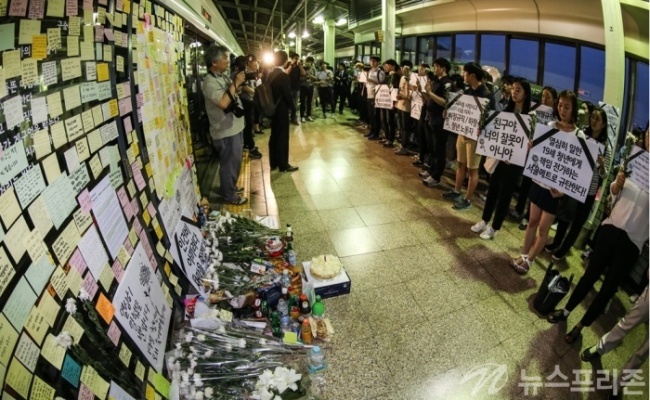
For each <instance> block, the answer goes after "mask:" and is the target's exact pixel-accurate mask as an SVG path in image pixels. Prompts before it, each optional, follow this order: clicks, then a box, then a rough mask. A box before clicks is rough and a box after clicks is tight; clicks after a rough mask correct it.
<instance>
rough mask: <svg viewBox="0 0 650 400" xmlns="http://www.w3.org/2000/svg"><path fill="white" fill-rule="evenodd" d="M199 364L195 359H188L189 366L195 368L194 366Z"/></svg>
mask: <svg viewBox="0 0 650 400" xmlns="http://www.w3.org/2000/svg"><path fill="white" fill-rule="evenodd" d="M197 365H199V364H198V363H197V362H196V360H195V359H191V360H190V368H196V366H197Z"/></svg>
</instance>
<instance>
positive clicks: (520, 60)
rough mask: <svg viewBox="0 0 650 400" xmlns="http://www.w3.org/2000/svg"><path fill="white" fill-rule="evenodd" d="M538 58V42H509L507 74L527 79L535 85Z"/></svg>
mask: <svg viewBox="0 0 650 400" xmlns="http://www.w3.org/2000/svg"><path fill="white" fill-rule="evenodd" d="M538 58H539V42H538V41H536V40H525V39H512V40H510V60H509V62H508V64H509V65H510V71H508V74H510V75H512V76H519V77H522V78H526V79H528V80H529V81H530V82H531V83H537V67H538V65H537V63H538Z"/></svg>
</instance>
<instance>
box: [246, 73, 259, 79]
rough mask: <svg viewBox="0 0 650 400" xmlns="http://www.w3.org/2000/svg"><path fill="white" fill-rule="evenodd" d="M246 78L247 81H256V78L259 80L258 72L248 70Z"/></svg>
mask: <svg viewBox="0 0 650 400" xmlns="http://www.w3.org/2000/svg"><path fill="white" fill-rule="evenodd" d="M246 80H247V81H255V80H257V73H256V72H246Z"/></svg>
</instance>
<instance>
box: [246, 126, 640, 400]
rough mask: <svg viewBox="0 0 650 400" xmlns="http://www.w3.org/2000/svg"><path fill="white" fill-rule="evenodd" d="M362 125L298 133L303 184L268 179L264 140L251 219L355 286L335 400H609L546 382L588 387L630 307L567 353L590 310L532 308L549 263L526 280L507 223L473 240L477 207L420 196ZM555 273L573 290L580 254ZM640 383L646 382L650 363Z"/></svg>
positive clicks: (331, 379)
mask: <svg viewBox="0 0 650 400" xmlns="http://www.w3.org/2000/svg"><path fill="white" fill-rule="evenodd" d="M352 117H353V116H352V115H350V114H345V115H343V116H339V115H337V116H336V119H332V118H328V119H326V120H322V119H318V120H317V121H316V122H312V123H307V124H304V125H303V126H304V128H303V126H292V128H291V150H290V154H291V156H290V157H291V160H290V162H291V164H292V165H297V166H299V167H300V171H298V172H294V173H281V172H277V171H275V172H269V169H268V157H267V153H268V147H267V140H268V132H269V131H268V130H267V131H266V132H267V133H266V134H264V135H261V136H260V135H256V140H257V141H258V145H259V147H260V149H261V151H262V153H264V154H265V156H264V158H263V160H262V161H253V162H252V165H251V170H252V178H251V185H252V186H251V187H252V189H251V190H252V199H253V210H254V211H255V212H256V213H258V214H264V215H266V214H273V215H276V214H279V216H280V219H281V222H282V223H283V224H284V223H291V224H292V226H293V228H294V233H295V235H296V243H297V252H298V256H299V258H300V259H303V260H309V259H310V258H311V257H313V256H316V255H319V254H323V253H325V254H336V255H338V256H339V257H341V259H342V261H343V264H344V265H345V267H346V270H347V271H348V274H349V275H350V278H351V280H352V292H351V293H350V294H349V295H347V296H343V297H338V298H333V299H328V300H326V302H325V304H326V306H327V313H328V315H329V317H330V318H331V320H332V323H333V325H334V327H335V329H336V330H337V332H336V334H335V336H334V338H333V340H332V341H331V342H330V347H329V348H328V349H327V357H328V360H329V370H328V372H327V379H328V381H327V386H328V399H331V400H345V399H353V400H361V399H385V400H389V399H390V400H398V399H405V400H417V399H488V398H489V399H522V398H543V399H573V398H576V399H581V398H590V399H591V398H596V399H597V398H604V392H595V393H589V392H585V393H580V392H575V391H571V390H570V389H569V388H552V387H548V386H547V385H546V383H547V382H548V381H547V377H548V376H549V375H551V374H552V373H553V372H554V370H555V369H556V368H559V371H560V372H561V373H562V374H563V375H564V376H565V380H562V378H559V377H557V378H555V379H554V380H552V381H553V382H555V383H562V382H565V383H570V384H571V388H573V390H578V389H580V388H581V386H580V384H579V383H576V381H577V379H580V378H576V376H575V373H578V370H580V369H583V370H584V373H591V372H592V367H591V365H590V364H588V363H582V362H581V361H580V358H579V353H580V351H581V349H582V348H584V347H586V346H587V345H591V344H595V343H596V340H597V338H598V337H599V336H600V335H602V334H603V333H604V332H606V331H607V330H609V329H610V328H611V327H612V326H613V325H614V324H615V323H616V321H617V320H618V318H620V317H621V316H622V315H624V313H625V311H624V310H625V309H629V308H630V303H629V301H628V299H627V295H625V294H624V293H619V296H618V297H617V298H616V299H615V300H614V301H613V302H612V305H611V310H610V313H609V314H607V315H604V316H602V317H600V318H599V319H598V321H597V322H596V323H594V324H593V326H592V327H590V328H586V329H585V330H584V331H583V338H582V339H581V340H579V341H578V342H577V343H575V344H574V345H573V346H569V345H567V344H565V343H564V340H563V336H564V334H565V332H566V331H567V326H568V328H569V329H570V327H571V326H573V325H574V324H575V323H576V322H577V321H578V320H579V318H580V317H581V316H582V315H583V313H584V308H582V307H580V308H578V309H577V310H576V311H575V312H574V313H573V314H572V315H571V316H570V317H569V320H568V324H565V323H561V324H559V325H551V324H549V323H548V322H546V320H545V319H542V318H540V317H538V316H537V315H536V314H535V313H534V312H533V311H532V306H531V305H530V303H531V301H532V298H533V297H534V295H535V293H536V291H537V286H538V284H539V282H540V280H541V279H542V277H543V275H544V267H545V266H546V265H547V263H548V261H549V260H548V259H547V258H546V257H547V256H546V255H544V256H543V257H541V258H540V259H539V261H538V262H537V263H536V264H535V265H534V267H533V268H532V270H531V272H530V273H529V274H528V275H527V276H524V277H522V276H519V275H517V274H515V273H514V272H513V270H512V269H511V268H510V267H509V266H508V264H507V260H508V256H509V255H515V254H518V252H519V250H520V246H521V243H522V240H523V239H522V238H523V234H522V232H521V231H519V230H518V229H517V227H516V225H514V224H513V223H511V222H506V223H505V225H504V227H503V229H502V230H501V231H500V232H499V233H498V235H497V236H496V238H495V240H493V241H484V240H481V239H479V238H478V235H476V234H474V233H472V232H471V231H470V229H469V228H470V226H471V225H472V224H473V223H475V222H477V221H478V220H479V219H480V213H481V208H482V203H481V202H480V200H478V199H476V200H475V203H476V204H475V206H474V207H473V208H472V209H470V210H468V211H465V212H456V211H454V210H452V209H451V204H450V203H449V202H446V201H444V200H443V199H442V198H441V196H440V195H441V193H442V191H443V189H446V187H445V188H441V189H430V188H427V187H425V186H424V185H422V184H421V183H420V180H419V178H418V176H417V169H415V168H413V167H412V166H411V165H410V158H409V157H404V156H396V155H394V154H393V153H392V151H391V150H389V149H385V148H383V147H381V146H379V145H377V144H375V143H374V142H368V141H367V140H365V139H364V138H363V137H362V135H361V134H360V133H358V132H357V131H355V130H354V129H352V128H351V127H350V126H349V123H350V122H349V120H350V119H352ZM559 268H560V269H562V271H563V274H565V275H568V274H570V273H575V274H576V279H575V280H574V283H575V281H577V278H578V277H579V276H580V274H581V272H582V271H583V269H584V267H583V265H582V262H581V261H580V257H579V252H578V251H577V250H573V253H572V255H571V257H570V258H569V259H568V260H567V261H566V262H561V263H560V265H559ZM592 298H593V296H591V297H590V298H588V299H587V301H589V300H591V299H592ZM562 304H563V303H562ZM644 329H645V331H644ZM646 332H647V326H645V325H644V326H643V329H638V330H637V331H635V332H634V333H633V334H632V335H630V337H629V338H627V339H626V341H625V344H624V345H623V346H622V347H621V348H619V349H617V350H615V351H613V352H611V353H609V354H607V355H606V356H604V357H603V359H602V364H603V366H602V367H601V368H603V369H609V370H610V371H611V369H620V368H622V366H623V365H624V364H625V361H626V360H627V357H628V356H629V355H630V354H632V352H633V351H634V350H635V349H636V348H637V346H639V345H640V344H641V343H642V341H643V339H644V335H645V334H646ZM481 371H482V373H483V374H484V375H481V374H480V373H479V372H481ZM471 372H477V375H476V376H475V377H473V378H472V377H471V374H470V373H471ZM593 372H594V373H595V370H594V371H593ZM522 374H524V375H525V376H526V377H528V378H529V379H531V380H532V379H535V378H537V379H540V380H541V382H540V384H543V385H544V386H543V387H541V388H539V389H538V390H537V395H535V396H533V395H532V391H533V388H532V384H531V386H530V387H531V389H530V393H529V394H528V395H527V394H526V392H525V391H524V388H523V387H521V386H520V383H522V384H523V382H524V381H523V380H522V379H521V376H522ZM642 375H643V377H644V381H645V382H647V380H648V379H647V378H648V368H647V362H646V364H645V365H644V372H643V374H642ZM480 376H485V378H486V379H484V380H483V381H481V377H480ZM601 376H604V375H601ZM464 378H465V379H467V380H466V381H465V382H463V379H464ZM581 379H582V380H587V381H588V379H589V378H588V377H587V378H585V377H584V375H583V377H582V378H581ZM594 381H595V379H594ZM594 381H592V382H594ZM604 383H606V380H605V382H604ZM591 387H592V388H593V387H595V384H593V383H592V386H591ZM587 388H588V386H584V387H583V389H587ZM640 391H641V392H642V393H643V394H642V395H640V396H627V397H626V398H648V388H647V385H646V384H644V387H643V388H641V389H640Z"/></svg>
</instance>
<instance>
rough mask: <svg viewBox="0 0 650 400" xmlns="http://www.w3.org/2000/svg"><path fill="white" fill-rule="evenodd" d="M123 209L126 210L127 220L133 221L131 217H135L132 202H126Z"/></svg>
mask: <svg viewBox="0 0 650 400" xmlns="http://www.w3.org/2000/svg"><path fill="white" fill-rule="evenodd" d="M122 210H123V211H124V216H125V217H126V220H127V221H129V222H130V221H131V218H133V215H134V214H133V207H131V203H126V204H125V205H124V206H123V207H122Z"/></svg>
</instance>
